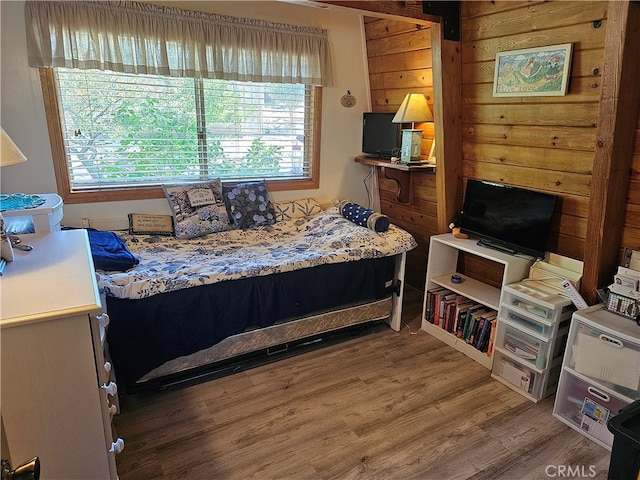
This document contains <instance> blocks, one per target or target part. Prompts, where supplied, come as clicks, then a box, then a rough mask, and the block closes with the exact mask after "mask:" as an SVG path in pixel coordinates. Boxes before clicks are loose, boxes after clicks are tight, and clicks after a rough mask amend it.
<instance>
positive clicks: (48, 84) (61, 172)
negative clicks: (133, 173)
mask: <svg viewBox="0 0 640 480" xmlns="http://www.w3.org/2000/svg"><path fill="white" fill-rule="evenodd" d="M39 72H40V83H41V87H42V97H43V100H44V109H45V116H46V120H47V127H48V130H49V141H50V143H51V155H52V158H53V169H54V172H55V176H56V186H57V189H58V194H59V195H60V196H61V197H62V199H63V201H64V202H65V203H69V204H72V203H92V202H111V201H126V200H144V199H152V198H165V195H164V191H163V190H162V187H161V186H160V185H157V186H148V187H144V186H135V187H134V186H132V187H110V188H96V189H83V190H81V191H73V190H72V189H71V182H70V180H69V175H68V169H67V154H66V150H65V147H64V136H63V131H62V122H61V114H60V104H59V102H58V95H57V92H56V84H55V72H54V70H53V68H49V67H42V68H40V69H39ZM313 94H314V103H315V104H314V115H313V124H312V126H311V128H312V129H313V151H312V154H311V155H312V158H311V178H309V179H301V180H291V179H287V180H273V179H270V180H267V187H268V188H269V190H271V191H285V190H307V189H317V188H319V186H320V144H321V136H320V131H321V124H322V87H319V86H314V87H313ZM238 182H239V181H238ZM229 183H234V182H229ZM235 183H237V182H235Z"/></svg>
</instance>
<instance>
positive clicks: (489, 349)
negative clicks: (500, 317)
mask: <svg viewBox="0 0 640 480" xmlns="http://www.w3.org/2000/svg"><path fill="white" fill-rule="evenodd" d="M496 328H497V327H496V320H494V321H493V322H491V332H489V344H488V345H487V355H488V356H489V357H490V356H491V354H492V353H493V342H494V341H495V337H496Z"/></svg>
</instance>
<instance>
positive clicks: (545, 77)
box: [493, 43, 573, 97]
mask: <svg viewBox="0 0 640 480" xmlns="http://www.w3.org/2000/svg"><path fill="white" fill-rule="evenodd" d="M572 47H573V44H571V43H565V44H562V45H551V46H548V47H536V48H527V49H524V50H511V51H508V52H498V53H497V54H496V64H495V71H494V75H493V96H494V97H534V96H535V97H549V96H562V95H566V94H567V87H568V85H569V75H570V68H571V51H572Z"/></svg>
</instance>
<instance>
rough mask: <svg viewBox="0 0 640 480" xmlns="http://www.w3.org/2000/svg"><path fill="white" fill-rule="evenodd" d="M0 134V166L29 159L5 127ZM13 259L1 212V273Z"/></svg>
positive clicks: (0, 273)
mask: <svg viewBox="0 0 640 480" xmlns="http://www.w3.org/2000/svg"><path fill="white" fill-rule="evenodd" d="M0 130H2V132H1V135H0V167H8V166H9V165H16V164H18V163H23V162H26V161H27V157H25V156H24V154H23V153H22V152H21V151H20V149H19V148H18V147H17V146H16V144H15V143H13V141H12V140H11V138H9V135H7V132H5V131H4V128H1V127H0ZM12 260H13V249H12V248H11V242H10V241H9V238H8V237H7V233H6V232H5V227H4V218H2V213H1V212H0V275H2V273H3V269H4V263H5V262H10V261H12Z"/></svg>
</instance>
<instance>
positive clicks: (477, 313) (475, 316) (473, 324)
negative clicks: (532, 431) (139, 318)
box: [464, 306, 486, 343]
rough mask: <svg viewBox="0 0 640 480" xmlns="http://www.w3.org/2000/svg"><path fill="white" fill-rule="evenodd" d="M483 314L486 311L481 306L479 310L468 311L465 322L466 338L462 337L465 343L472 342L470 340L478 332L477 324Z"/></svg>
mask: <svg viewBox="0 0 640 480" xmlns="http://www.w3.org/2000/svg"><path fill="white" fill-rule="evenodd" d="M485 312H486V309H485V308H484V306H481V307H480V308H478V309H476V310H474V311H471V310H469V312H468V314H467V322H468V323H469V328H468V329H467V335H466V337H464V341H465V342H467V343H472V342H473V340H472V339H473V337H474V335H475V334H476V332H477V330H478V322H479V321H480V317H481V316H482V314H483V313H485Z"/></svg>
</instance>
